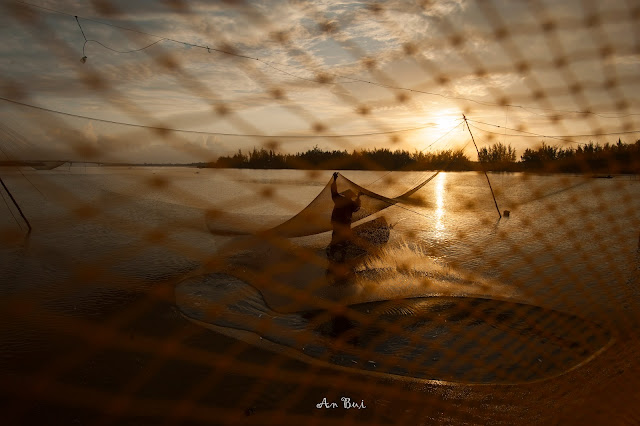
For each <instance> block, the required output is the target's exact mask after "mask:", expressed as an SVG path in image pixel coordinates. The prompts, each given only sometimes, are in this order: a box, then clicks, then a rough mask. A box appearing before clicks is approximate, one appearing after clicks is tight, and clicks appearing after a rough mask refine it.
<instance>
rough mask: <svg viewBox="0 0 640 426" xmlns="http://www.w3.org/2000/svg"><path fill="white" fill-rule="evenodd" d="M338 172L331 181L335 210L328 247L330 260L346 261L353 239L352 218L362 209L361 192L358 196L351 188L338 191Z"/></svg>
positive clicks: (332, 216) (332, 213)
mask: <svg viewBox="0 0 640 426" xmlns="http://www.w3.org/2000/svg"><path fill="white" fill-rule="evenodd" d="M337 179H338V172H335V173H334V174H333V182H332V183H331V199H332V200H333V204H334V206H333V211H332V212H331V227H332V228H333V233H332V234H331V243H330V244H329V247H328V249H327V256H328V257H329V260H332V261H336V262H344V261H345V257H346V255H347V248H348V246H349V244H350V243H351V242H352V241H353V233H352V231H351V219H352V217H353V214H354V213H355V212H357V211H358V210H360V195H361V194H360V193H358V195H357V196H356V194H354V192H353V191H352V190H350V189H348V190H346V191H345V192H343V193H342V194H340V193H338V185H337V184H336V180H337Z"/></svg>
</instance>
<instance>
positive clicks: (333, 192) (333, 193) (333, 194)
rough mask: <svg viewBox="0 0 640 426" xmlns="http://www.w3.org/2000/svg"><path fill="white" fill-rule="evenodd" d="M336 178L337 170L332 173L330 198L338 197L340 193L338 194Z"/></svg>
mask: <svg viewBox="0 0 640 426" xmlns="http://www.w3.org/2000/svg"><path fill="white" fill-rule="evenodd" d="M336 180H338V172H335V173H334V174H333V182H331V198H332V199H335V198H336V197H339V196H340V194H338V184H337V183H336Z"/></svg>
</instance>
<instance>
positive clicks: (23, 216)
mask: <svg viewBox="0 0 640 426" xmlns="http://www.w3.org/2000/svg"><path fill="white" fill-rule="evenodd" d="M0 184H2V187H3V188H4V190H5V191H7V194H9V198H11V201H13V204H14V205H15V206H16V208H17V209H18V213H20V216H22V219H24V221H25V223H26V224H27V226H28V227H29V230H28V231H27V235H28V234H31V224H30V223H29V220H28V219H27V218H26V217H25V215H24V213H22V209H21V208H20V205H19V204H18V202H17V201H16V199H15V198H13V195H11V191H9V188H7V185H5V184H4V181H3V180H2V178H0Z"/></svg>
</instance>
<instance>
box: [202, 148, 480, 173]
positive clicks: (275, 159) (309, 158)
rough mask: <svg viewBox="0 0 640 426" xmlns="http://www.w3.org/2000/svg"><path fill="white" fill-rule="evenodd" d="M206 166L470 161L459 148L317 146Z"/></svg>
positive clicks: (457, 164)
mask: <svg viewBox="0 0 640 426" xmlns="http://www.w3.org/2000/svg"><path fill="white" fill-rule="evenodd" d="M208 166H209V167H223V168H246V169H318V170H333V169H340V170H363V169H364V170H436V169H437V170H451V171H454V170H471V169H472V168H473V167H472V162H471V160H470V159H469V157H467V156H466V155H465V154H464V153H463V152H462V150H445V151H438V152H430V153H424V152H419V151H416V152H409V151H406V150H395V151H391V150H389V149H388V148H374V149H365V150H359V151H356V150H354V151H352V152H348V151H347V150H342V151H339V150H333V151H324V150H322V149H320V148H318V147H317V146H315V147H314V148H312V149H310V150H308V151H305V152H298V153H295V154H280V153H277V152H274V151H273V150H266V149H264V148H262V149H256V148H254V149H253V150H252V151H249V152H247V153H246V154H245V153H243V152H242V150H238V152H237V153H235V154H234V155H231V156H223V157H220V158H218V160H217V161H216V162H215V163H213V164H209V165H208Z"/></svg>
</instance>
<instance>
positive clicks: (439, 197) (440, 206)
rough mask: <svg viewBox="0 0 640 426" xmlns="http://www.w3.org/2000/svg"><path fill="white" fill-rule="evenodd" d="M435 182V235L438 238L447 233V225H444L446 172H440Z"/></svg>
mask: <svg viewBox="0 0 640 426" xmlns="http://www.w3.org/2000/svg"><path fill="white" fill-rule="evenodd" d="M435 180H436V182H435V192H436V194H435V195H436V229H435V237H436V238H437V239H439V240H440V239H443V238H444V236H445V235H444V234H445V229H446V228H445V225H444V213H445V210H444V184H445V181H446V180H447V174H446V173H440V174H439V175H438V176H437V177H436V179H435Z"/></svg>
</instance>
